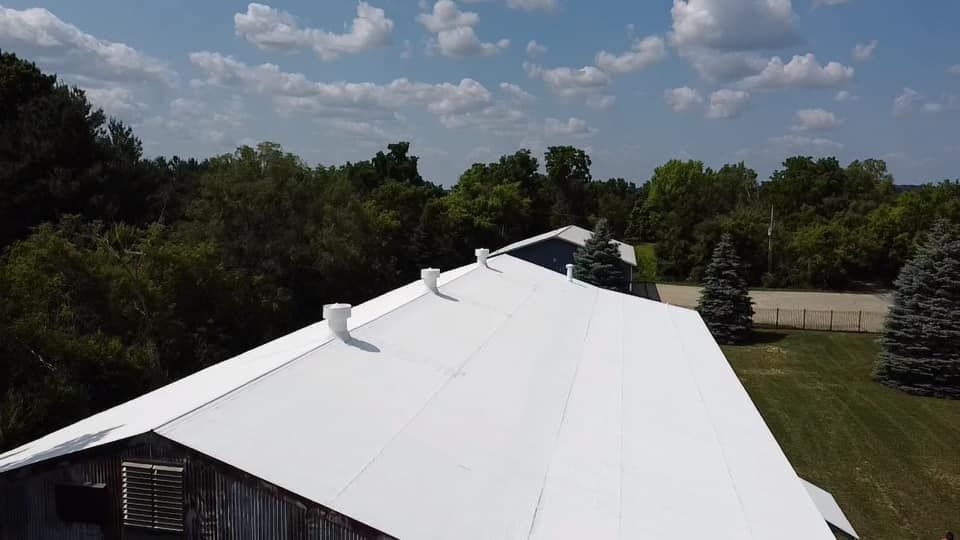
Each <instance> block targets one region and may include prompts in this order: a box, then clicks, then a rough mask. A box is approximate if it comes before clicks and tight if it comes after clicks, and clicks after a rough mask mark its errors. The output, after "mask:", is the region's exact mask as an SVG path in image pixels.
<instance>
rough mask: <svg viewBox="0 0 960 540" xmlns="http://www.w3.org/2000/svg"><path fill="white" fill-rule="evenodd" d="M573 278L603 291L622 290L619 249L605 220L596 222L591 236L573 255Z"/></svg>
mask: <svg viewBox="0 0 960 540" xmlns="http://www.w3.org/2000/svg"><path fill="white" fill-rule="evenodd" d="M573 276H574V277H575V278H577V279H579V280H581V281H585V282H587V283H592V284H594V285H596V286H598V287H603V288H605V289H622V288H623V285H624V281H625V276H624V275H623V269H622V263H621V259H620V248H619V247H618V245H617V243H616V242H614V241H613V231H611V230H610V225H609V224H608V223H607V221H606V220H605V219H600V220H599V221H597V225H596V228H595V229H594V230H593V235H592V236H591V237H590V238H589V239H588V240H587V242H586V244H585V245H584V246H583V247H581V248H579V249H577V251H576V253H574V255H573Z"/></svg>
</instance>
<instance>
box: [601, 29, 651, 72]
mask: <svg viewBox="0 0 960 540" xmlns="http://www.w3.org/2000/svg"><path fill="white" fill-rule="evenodd" d="M666 55H667V47H666V45H665V44H664V42H663V39H662V38H660V37H657V36H649V37H646V38H643V39H639V40H635V41H634V42H633V46H632V47H631V48H630V50H629V51H627V52H625V53H623V54H621V55H619V56H618V55H614V54H611V53H608V52H607V51H600V52H599V53H597V56H596V58H595V60H594V63H595V64H596V65H597V67H599V68H600V69H602V70H604V71H606V72H607V73H632V72H634V71H639V70H641V69H644V68H647V67H650V66H652V65H654V64H656V63H658V62H660V61H661V60H663V59H664V57H666Z"/></svg>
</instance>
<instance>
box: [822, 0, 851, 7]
mask: <svg viewBox="0 0 960 540" xmlns="http://www.w3.org/2000/svg"><path fill="white" fill-rule="evenodd" d="M849 1H850V0H813V7H817V6H828V7H832V6H839V5H841V4H846V3H847V2H849Z"/></svg>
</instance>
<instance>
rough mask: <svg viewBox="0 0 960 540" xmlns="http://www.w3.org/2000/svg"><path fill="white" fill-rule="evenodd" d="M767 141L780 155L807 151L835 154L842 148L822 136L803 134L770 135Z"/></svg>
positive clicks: (835, 142)
mask: <svg viewBox="0 0 960 540" xmlns="http://www.w3.org/2000/svg"><path fill="white" fill-rule="evenodd" d="M768 142H769V143H770V144H771V145H772V146H773V147H775V148H776V149H777V150H776V151H777V152H779V153H780V155H783V154H786V153H790V152H808V153H813V154H821V155H822V154H836V153H837V152H840V151H841V150H843V145H842V144H840V143H838V142H837V141H834V140H831V139H826V138H823V137H807V136H804V135H784V136H782V137H771V138H770V139H769V140H768Z"/></svg>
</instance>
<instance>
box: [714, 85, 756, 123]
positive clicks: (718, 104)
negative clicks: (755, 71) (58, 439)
mask: <svg viewBox="0 0 960 540" xmlns="http://www.w3.org/2000/svg"><path fill="white" fill-rule="evenodd" d="M749 100H750V93H749V92H744V91H743V90H730V89H728V88H724V89H721V90H717V91H716V92H714V93H712V94H710V103H709V105H708V106H707V118H710V119H711V120H719V119H723V118H733V117H735V116H737V115H738V114H740V112H741V111H743V109H744V108H746V106H747V102H748V101H749Z"/></svg>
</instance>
